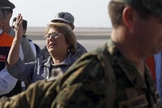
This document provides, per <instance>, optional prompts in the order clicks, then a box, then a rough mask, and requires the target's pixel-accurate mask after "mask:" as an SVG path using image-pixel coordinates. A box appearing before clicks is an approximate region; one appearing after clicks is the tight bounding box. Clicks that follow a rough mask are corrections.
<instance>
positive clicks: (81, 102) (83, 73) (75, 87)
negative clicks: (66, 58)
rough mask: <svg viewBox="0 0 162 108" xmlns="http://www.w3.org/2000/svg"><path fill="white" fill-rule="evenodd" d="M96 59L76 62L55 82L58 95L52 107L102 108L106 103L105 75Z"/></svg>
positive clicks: (91, 58)
mask: <svg viewBox="0 0 162 108" xmlns="http://www.w3.org/2000/svg"><path fill="white" fill-rule="evenodd" d="M103 71H104V70H103V67H102V64H101V62H100V61H99V60H98V59H97V58H96V57H90V58H89V57H86V58H85V59H81V60H79V61H77V62H76V63H75V64H74V65H72V67H70V69H69V70H68V71H67V73H66V74H65V75H64V76H63V77H62V78H61V79H60V80H59V81H57V85H58V86H57V88H59V89H58V94H57V96H56V99H55V100H54V101H53V106H54V107H58V108H103V106H105V105H104V104H105V103H106V99H105V98H106V90H105V86H106V83H105V77H104V76H105V75H104V72H103Z"/></svg>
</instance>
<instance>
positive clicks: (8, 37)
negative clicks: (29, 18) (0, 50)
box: [1, 32, 14, 41]
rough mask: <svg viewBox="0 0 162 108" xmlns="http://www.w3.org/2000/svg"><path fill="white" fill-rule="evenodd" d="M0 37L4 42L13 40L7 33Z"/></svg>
mask: <svg viewBox="0 0 162 108" xmlns="http://www.w3.org/2000/svg"><path fill="white" fill-rule="evenodd" d="M1 36H2V37H3V38H4V39H5V40H11V41H12V40H13V39H14V37H13V36H11V35H9V34H7V33H5V32H3V33H2V34H1Z"/></svg>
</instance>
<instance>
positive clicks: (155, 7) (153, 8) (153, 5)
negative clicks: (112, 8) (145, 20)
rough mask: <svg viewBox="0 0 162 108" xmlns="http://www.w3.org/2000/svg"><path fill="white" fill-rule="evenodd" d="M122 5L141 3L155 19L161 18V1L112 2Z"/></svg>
mask: <svg viewBox="0 0 162 108" xmlns="http://www.w3.org/2000/svg"><path fill="white" fill-rule="evenodd" d="M112 1H116V2H122V3H128V4H131V3H136V2H141V3H142V5H143V6H144V7H145V8H147V9H148V10H149V11H150V12H151V13H153V14H154V15H155V16H157V17H162V0H112Z"/></svg>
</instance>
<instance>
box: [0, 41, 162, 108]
mask: <svg viewBox="0 0 162 108" xmlns="http://www.w3.org/2000/svg"><path fill="white" fill-rule="evenodd" d="M109 63H110V64H109ZM0 108H162V107H161V104H160V99H159V97H158V94H157V92H155V89H154V85H153V81H152V80H151V76H150V71H149V70H148V68H147V67H145V79H144V80H143V79H142V78H141V76H140V74H139V72H138V70H137V69H136V68H135V67H134V66H133V65H132V64H130V63H129V62H128V61H127V60H126V59H125V57H124V56H123V55H122V54H121V52H120V51H119V50H118V49H117V48H116V46H115V44H114V43H113V42H112V40H111V39H110V40H109V41H108V43H106V44H105V45H103V46H102V47H100V48H98V49H96V50H95V51H93V52H89V53H87V54H85V55H84V56H82V57H81V58H80V59H79V60H77V61H76V62H75V63H74V64H73V65H72V66H71V67H70V68H69V69H68V71H67V72H66V73H65V74H64V75H63V76H62V77H61V78H60V79H58V80H57V81H54V80H53V79H52V78H51V79H50V80H48V81H47V80H43V81H39V82H37V83H35V84H32V85H31V86H30V87H29V89H28V90H27V91H26V92H23V93H21V94H19V95H16V96H14V97H12V98H5V99H4V98H2V99H1V100H0Z"/></svg>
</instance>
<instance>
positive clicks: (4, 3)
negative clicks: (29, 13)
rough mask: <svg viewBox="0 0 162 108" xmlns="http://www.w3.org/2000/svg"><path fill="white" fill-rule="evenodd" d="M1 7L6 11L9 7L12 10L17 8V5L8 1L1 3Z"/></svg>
mask: <svg viewBox="0 0 162 108" xmlns="http://www.w3.org/2000/svg"><path fill="white" fill-rule="evenodd" d="M0 6H1V7H2V8H4V9H5V7H7V8H6V9H9V8H8V7H10V9H14V8H15V5H14V4H13V3H11V2H10V1H8V0H4V1H3V2H0Z"/></svg>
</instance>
